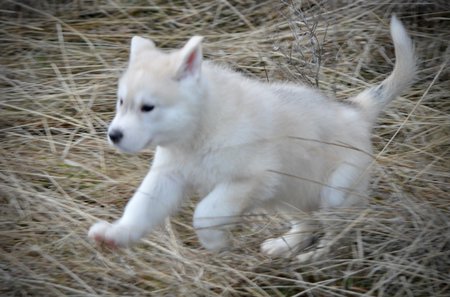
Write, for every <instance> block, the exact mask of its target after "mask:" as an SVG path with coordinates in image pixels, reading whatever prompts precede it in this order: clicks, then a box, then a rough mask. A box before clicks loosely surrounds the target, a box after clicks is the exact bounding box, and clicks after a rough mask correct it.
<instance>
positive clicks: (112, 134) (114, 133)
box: [108, 130, 123, 143]
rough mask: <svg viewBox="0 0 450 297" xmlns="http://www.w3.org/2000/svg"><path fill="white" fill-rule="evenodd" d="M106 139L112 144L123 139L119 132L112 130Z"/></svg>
mask: <svg viewBox="0 0 450 297" xmlns="http://www.w3.org/2000/svg"><path fill="white" fill-rule="evenodd" d="M108 137H109V139H111V141H112V142H113V143H118V142H120V140H121V139H122V138H123V133H122V131H120V130H112V131H111V132H109V133H108Z"/></svg>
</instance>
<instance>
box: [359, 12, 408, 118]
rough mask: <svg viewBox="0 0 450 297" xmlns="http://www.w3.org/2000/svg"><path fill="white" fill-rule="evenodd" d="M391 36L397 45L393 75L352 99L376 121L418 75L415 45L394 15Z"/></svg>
mask: <svg viewBox="0 0 450 297" xmlns="http://www.w3.org/2000/svg"><path fill="white" fill-rule="evenodd" d="M391 36H392V40H393V41H394V47H395V58H396V61H395V66H394V70H393V71H392V73H391V75H389V77H388V78H386V79H385V80H384V81H383V82H382V83H381V84H379V85H377V86H375V87H371V88H369V89H366V90H364V91H363V92H361V93H360V94H358V95H357V96H356V97H354V98H351V99H350V100H351V101H353V102H355V103H357V104H358V105H360V106H361V107H362V108H363V109H364V110H365V112H366V114H367V117H368V118H369V119H370V120H372V121H375V119H376V118H377V116H378V114H379V113H380V111H381V110H383V108H384V107H385V106H386V105H387V104H388V103H389V102H391V101H392V100H393V99H394V98H395V97H397V96H398V95H399V94H400V93H401V92H402V91H403V90H405V89H406V88H408V87H409V85H410V84H411V83H412V81H413V80H414V78H415V75H416V57H415V54H414V46H413V43H412V41H411V39H410V38H409V36H408V33H406V30H405V27H403V25H402V23H401V22H400V21H399V20H398V19H397V18H396V17H395V15H394V16H392V19H391Z"/></svg>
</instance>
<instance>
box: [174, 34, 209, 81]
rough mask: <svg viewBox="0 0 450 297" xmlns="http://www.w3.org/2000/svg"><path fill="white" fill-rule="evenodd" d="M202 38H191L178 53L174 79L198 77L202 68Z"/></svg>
mask: <svg viewBox="0 0 450 297" xmlns="http://www.w3.org/2000/svg"><path fill="white" fill-rule="evenodd" d="M202 40H203V37H202V36H193V37H191V39H189V41H188V42H187V43H186V45H185V46H184V47H183V48H182V49H181V50H180V52H179V53H178V59H177V65H176V72H175V79H177V80H182V79H184V78H187V77H194V78H199V77H200V70H201V66H202V60H203V56H202Z"/></svg>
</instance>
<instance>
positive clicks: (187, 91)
mask: <svg viewBox="0 0 450 297" xmlns="http://www.w3.org/2000/svg"><path fill="white" fill-rule="evenodd" d="M201 41H202V37H199V36H194V37H192V38H191V39H190V40H189V41H188V42H187V43H186V45H185V46H184V47H183V48H182V49H180V50H176V51H173V52H170V53H165V52H162V51H160V50H159V49H157V48H156V47H155V45H154V43H153V42H152V41H151V40H149V39H145V38H142V37H138V36H135V37H133V39H132V40H131V49H130V60H129V65H128V68H127V69H126V71H125V73H124V74H123V75H122V77H121V78H120V79H119V87H118V91H117V97H118V98H117V106H116V116H115V117H114V120H113V121H112V122H111V124H110V126H109V129H108V139H109V141H110V142H111V143H112V144H114V145H115V146H116V147H118V148H119V149H120V150H123V151H126V152H131V153H134V152H138V151H140V150H142V149H144V148H145V147H149V146H151V147H155V146H158V145H160V146H170V145H174V144H177V143H179V142H183V141H186V140H188V139H189V138H190V137H191V136H192V133H194V132H195V130H196V125H197V122H198V117H199V115H200V111H199V105H200V101H201V97H202V79H201V63H202V50H201Z"/></svg>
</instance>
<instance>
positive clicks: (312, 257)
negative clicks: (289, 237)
mask: <svg viewBox="0 0 450 297" xmlns="http://www.w3.org/2000/svg"><path fill="white" fill-rule="evenodd" d="M366 188H367V170H365V169H364V168H361V167H359V166H356V165H353V164H349V163H342V164H341V165H340V166H339V167H338V168H337V169H336V170H335V171H334V172H333V173H332V174H331V175H330V178H329V181H328V184H327V185H326V186H324V187H323V189H322V191H321V197H320V198H321V207H320V210H319V212H318V214H317V215H318V216H319V219H320V220H321V222H320V223H321V224H322V226H323V227H324V228H325V233H324V235H323V237H322V238H321V239H320V240H319V243H318V244H317V246H316V247H315V248H314V250H312V251H309V252H305V253H302V254H300V255H298V256H297V260H298V261H299V262H300V263H305V262H313V261H318V260H320V259H323V258H324V257H325V256H327V255H328V254H329V253H330V251H331V250H332V248H333V247H334V245H335V244H336V242H337V241H338V240H339V238H340V237H341V236H342V235H343V234H344V233H346V232H348V230H347V229H348V228H346V229H345V230H339V228H338V227H339V226H337V225H338V223H339V221H340V216H339V208H341V209H343V208H344V207H345V208H346V207H350V206H360V205H364V204H365V197H363V196H362V192H363V191H364V190H365V189H366Z"/></svg>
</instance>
